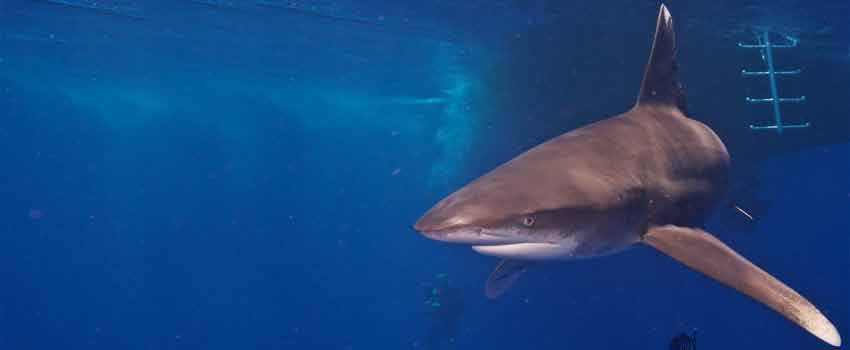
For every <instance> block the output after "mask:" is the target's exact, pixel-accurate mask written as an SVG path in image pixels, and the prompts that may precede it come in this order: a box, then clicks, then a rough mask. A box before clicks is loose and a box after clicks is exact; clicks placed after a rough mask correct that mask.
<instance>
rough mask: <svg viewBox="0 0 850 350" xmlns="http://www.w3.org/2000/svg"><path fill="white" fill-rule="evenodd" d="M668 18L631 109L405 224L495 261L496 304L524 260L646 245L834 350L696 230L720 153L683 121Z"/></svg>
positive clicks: (722, 184)
mask: <svg viewBox="0 0 850 350" xmlns="http://www.w3.org/2000/svg"><path fill="white" fill-rule="evenodd" d="M677 70H678V66H677V62H676V38H675V32H674V30H673V20H672V16H671V15H670V13H669V11H668V10H667V8H666V7H665V6H664V5H662V6H661V9H660V11H659V15H658V21H657V25H656V31H655V37H654V41H653V44H652V50H651V52H650V57H649V62H648V64H647V66H646V71H645V74H644V78H643V82H642V84H641V89H640V92H639V94H638V101H637V103H636V104H635V106H634V107H633V108H632V109H630V110H629V111H627V112H625V113H623V114H620V115H616V116H613V117H610V118H607V119H603V120H601V121H598V122H595V123H592V124H589V125H586V126H584V127H581V128H578V129H575V130H572V131H570V132H567V133H565V134H562V135H560V136H558V137H555V138H553V139H551V140H549V141H546V142H544V143H542V144H540V145H538V146H536V147H534V148H532V149H530V150H528V151H526V152H525V153H522V154H520V155H519V156H517V157H516V158H514V159H512V160H510V161H508V162H507V163H504V164H502V165H501V166H499V167H497V168H496V169H494V170H492V171H490V172H488V173H487V174H485V175H483V176H481V177H479V178H478V179H476V180H474V181H472V182H471V183H469V184H467V185H466V186H464V187H462V188H460V189H459V190H457V191H456V192H454V193H452V194H451V195H449V196H448V197H446V198H444V199H442V200H441V201H439V202H438V203H437V204H436V205H434V207H432V208H431V209H430V210H428V211H427V212H426V213H425V214H424V215H423V216H422V217H421V218H420V219H419V220H418V221H417V222H416V223H415V224H414V229H416V230H417V231H419V232H421V233H422V234H423V235H425V236H426V237H428V238H430V239H434V240H439V241H446V242H453V243H462V244H469V245H471V246H472V248H473V249H474V250H475V251H477V252H479V253H481V254H485V255H491V256H496V257H500V258H503V260H502V261H501V262H500V263H499V264H498V266H497V267H496V269H495V271H493V273H492V274H491V276H490V278H489V279H488V281H487V287H486V289H485V290H486V294H487V295H488V296H490V297H497V296H499V295H500V294H502V293H503V292H504V291H505V290H506V289H507V288H509V287H510V286H511V285H512V284H513V283H514V282H515V281H516V280H517V278H519V276H520V275H522V273H524V272H525V271H526V268H527V266H528V264H529V262H532V261H541V260H570V259H581V258H594V257H599V256H604V255H607V254H612V253H616V252H619V251H621V250H624V249H626V248H628V247H631V246H634V245H636V244H646V245H649V246H652V247H654V248H655V249H657V250H658V251H660V252H662V253H665V254H667V255H668V256H670V257H672V258H673V259H676V260H678V261H679V262H681V263H683V264H685V265H687V266H689V267H691V268H693V269H694V270H697V271H699V272H702V273H704V274H706V275H708V276H710V277H712V278H714V279H715V280H717V281H719V282H721V283H723V284H725V285H728V286H730V287H732V288H734V289H736V290H738V291H740V292H742V293H744V294H746V295H749V296H750V297H752V298H754V299H755V300H757V301H759V302H761V303H763V304H765V305H766V306H768V307H770V308H772V309H773V310H775V311H777V312H779V313H780V314H782V315H783V316H785V317H787V318H788V319H790V320H791V321H793V322H795V323H796V324H798V325H799V326H800V327H802V328H803V329H805V330H807V331H809V332H810V333H812V334H813V335H815V336H817V337H818V338H820V339H822V340H823V341H825V342H827V343H829V344H831V345H834V346H839V345H840V344H841V337H840V335H839V334H838V331H837V330H836V328H835V327H834V326H833V325H832V323H831V322H830V321H829V320H828V319H827V318H826V317H824V315H823V314H822V313H821V312H820V311H818V310H817V308H815V307H814V306H813V305H812V304H811V303H810V302H809V301H807V300H806V299H805V298H803V297H802V296H800V295H799V294H798V293H797V292H795V291H794V290H792V289H791V288H789V287H788V286H786V285H785V284H784V283H782V282H781V281H779V280H777V279H776V278H774V277H773V276H771V275H770V274H768V273H767V272H765V271H763V270H762V269H760V268H759V267H757V266H755V265H754V264H752V263H751V262H750V261H748V260H747V259H746V258H744V257H742V256H740V255H739V254H738V253H736V252H735V251H734V250H732V249H731V248H729V247H728V246H726V245H725V244H724V243H723V242H721V241H720V240H718V239H717V238H715V237H714V236H713V235H711V234H710V233H708V232H705V231H704V230H702V229H701V228H700V227H701V226H702V224H703V222H704V221H705V219H706V218H707V217H708V215H709V214H710V213H711V212H712V210H713V208H714V207H715V206H716V204H717V202H718V201H719V200H720V198H721V197H722V196H723V194H724V192H725V191H726V187H727V182H728V169H729V165H730V158H729V154H728V152H727V150H726V147H725V146H724V144H723V142H722V141H721V140H720V138H719V137H718V136H717V135H716V134H715V133H714V131H712V129H711V128H710V127H708V126H707V125H705V124H703V123H701V122H699V121H697V120H695V119H691V118H689V117H688V116H687V109H686V101H685V95H684V91H683V89H682V87H681V84H680V83H679V80H678V74H677Z"/></svg>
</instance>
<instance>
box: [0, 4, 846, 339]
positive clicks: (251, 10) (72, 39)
mask: <svg viewBox="0 0 850 350" xmlns="http://www.w3.org/2000/svg"><path fill="white" fill-rule="evenodd" d="M658 5H659V2H657V1H504V0H502V1H495V0H494V1H483V0H467V1H449V0H434V1H387V0H362V1H323V0H320V1H283V0H281V1H249V0H240V1H237V0H233V1H213V0H181V1H177V0H174V1H165V0H159V1H154V0H151V1H129V0H111V1H89V0H43V1H11V0H5V1H0V162H2V168H0V198H2V199H0V219H2V220H0V281H2V282H0V349H343V350H356V349H427V348H439V349H464V348H470V349H667V348H668V346H669V345H668V344H669V342H670V339H671V338H672V337H673V336H674V335H676V334H677V333H679V332H688V333H690V332H692V331H693V330H697V333H698V336H697V340H698V341H697V343H698V346H699V348H700V350H703V349H824V348H827V346H826V345H825V344H824V343H822V342H821V341H820V340H818V339H817V338H815V337H813V336H811V335H809V334H808V333H806V332H805V331H803V330H802V329H799V328H798V327H797V326H796V325H794V324H793V323H791V322H788V321H787V320H786V319H784V318H782V317H781V316H780V315H778V314H776V313H774V312H773V311H771V310H769V309H767V308H766V307H764V306H762V305H760V304H758V303H756V302H755V301H753V300H751V299H749V298H747V297H745V296H743V295H740V294H738V293H737V292H735V291H733V290H731V289H729V288H727V287H725V286H722V285H720V284H719V283H717V282H715V281H713V280H711V279H709V278H707V277H705V276H703V275H701V274H699V273H697V272H694V271H692V270H690V269H688V268H686V267H685V266H683V265H681V264H679V263H676V262H675V261H673V260H672V259H670V258H668V257H666V256H664V255H662V254H659V253H657V252H656V251H654V250H652V249H649V248H648V247H645V246H636V247H634V248H632V249H630V250H628V251H625V252H623V253H620V254H615V255H611V256H606V257H602V258H597V259H591V260H579V261H569V262H559V263H548V264H545V265H541V266H538V267H537V268H535V269H533V270H532V271H529V272H528V274H527V275H526V276H524V277H523V279H522V280H521V281H520V282H519V283H517V286H516V287H515V288H514V289H512V290H510V291H509V292H508V293H507V294H506V295H505V296H503V297H502V298H500V299H498V300H489V299H487V298H485V297H484V293H483V285H484V281H485V280H486V278H487V275H488V274H489V273H490V270H491V269H492V267H493V266H494V265H495V263H496V261H497V260H496V259H495V258H491V257H486V256H481V255H478V254H476V253H474V252H472V251H471V250H470V249H469V247H466V246H459V245H449V244H443V243H439V242H434V241H430V240H427V239H425V238H423V237H421V236H420V235H418V234H416V233H415V232H414V231H413V229H412V227H411V226H412V224H413V222H414V221H415V220H416V219H417V218H418V217H419V216H420V215H421V214H422V213H423V212H424V211H425V210H427V209H428V208H429V207H430V206H431V205H432V204H433V203H434V202H436V201H437V200H439V199H440V198H442V197H443V196H445V195H446V194H448V193H450V192H452V191H453V190H454V189H456V188H457V187H458V186H461V185H463V184H464V183H466V182H468V181H470V180H472V179H474V178H476V177H478V176H480V175H481V174H483V173H484V172H486V171H488V170H490V169H492V168H493V167H495V166H497V165H499V164H500V163H502V162H504V161H507V160H508V159H510V158H511V157H513V156H515V155H517V154H519V153H521V152H522V151H524V150H526V149H528V148H530V147H532V146H534V145H536V144H539V143H541V142H543V141H545V140H546V139H548V138H551V137H554V136H557V135H559V134H561V133H563V132H566V131H568V130H571V129H574V128H577V127H579V126H581V125H583V124H586V123H589V122H592V121H595V120H599V119H602V118H604V117H606V116H609V115H612V114H616V113H620V112H623V111H625V110H626V109H628V108H629V107H630V106H631V105H632V104H633V103H634V100H635V98H636V96H637V91H638V87H639V83H640V79H641V75H642V74H643V68H644V65H645V64H646V60H647V56H648V53H649V48H650V45H651V39H652V33H653V30H654V22H655V19H656V14H657V10H658ZM667 5H668V7H669V8H670V10H671V12H672V13H673V16H674V19H675V23H676V30H677V38H678V42H679V46H680V50H679V63H680V64H681V74H682V81H683V83H684V85H685V88H686V91H687V93H688V97H689V104H690V105H689V107H690V112H691V114H692V115H693V116H694V117H695V118H696V119H698V120H701V121H703V122H705V123H706V124H708V125H709V126H711V127H712V128H713V129H714V130H715V131H716V132H717V133H718V135H719V136H720V137H721V138H722V139H723V140H724V142H725V143H726V145H727V147H728V148H729V152H730V154H731V156H732V162H733V163H732V173H733V177H732V181H733V184H735V185H736V186H733V188H734V189H735V190H733V191H732V193H730V196H732V197H735V198H737V200H739V201H740V202H741V203H744V204H752V207H753V208H754V210H756V208H758V210H757V212H758V213H757V214H758V215H756V216H757V218H756V221H755V222H743V223H742V222H741V220H740V217H736V216H735V215H734V213H732V214H730V213H729V212H730V210H728V208H719V209H718V211H717V214H716V215H715V217H714V218H713V219H712V220H711V222H709V224H708V226H707V227H708V230H709V231H711V232H713V233H715V234H716V235H717V236H718V237H719V238H720V239H721V240H723V241H725V242H727V243H728V244H729V245H730V246H732V247H733V248H734V249H736V250H737V251H738V252H740V253H741V254H742V255H744V256H747V257H748V258H749V259H750V260H752V261H753V262H754V263H756V264H758V265H759V266H761V267H762V268H764V269H765V270H767V271H769V272H770V273H772V274H773V275H774V276H776V277H777V278H779V279H780V280H783V281H784V282H786V283H787V284H788V285H789V286H791V287H792V288H794V289H796V290H797V291H799V292H800V293H801V294H803V295H804V296H806V297H807V298H808V299H809V300H811V301H812V303H814V304H815V305H816V306H817V307H818V308H819V309H820V310H821V311H822V312H823V313H824V314H825V315H826V316H827V317H828V318H829V319H830V320H831V321H833V322H834V323H835V325H836V326H837V327H838V329H839V331H840V332H841V333H842V334H844V335H845V337H846V336H848V335H850V297H848V296H850V284H848V281H850V279H848V277H850V276H848V272H849V271H850V268H849V267H850V255H848V254H847V253H848V248H850V244H849V243H850V242H848V232H850V220H848V214H850V166H849V165H848V163H850V125H848V121H849V120H850V99H848V97H850V21H848V18H850V3H848V2H847V1H846V0H830V1H817V2H805V1H769V2H763V1H730V0H726V1H670V2H668V3H667ZM762 29H769V30H770V31H771V32H772V33H774V35H776V37H777V38H783V37H784V38H786V39H788V38H790V39H789V40H799V45H798V47H796V48H788V49H777V50H778V51H777V52H776V53H775V56H776V57H775V59H776V61H777V64H778V65H779V66H782V67H788V68H795V67H799V68H802V73H801V74H799V75H798V76H795V77H782V78H781V79H780V81H779V88H780V94H781V95H783V97H784V96H789V97H793V96H801V95H805V96H806V97H807V100H806V101H805V103H798V104H787V105H783V113H784V117H785V118H786V119H787V121H788V122H789V123H804V122H809V123H810V125H811V126H810V127H809V128H805V129H793V130H786V132H785V133H784V134H783V135H781V136H779V135H777V134H776V133H775V132H772V131H752V130H750V128H749V125H750V124H757V125H764V124H769V123H771V122H772V121H773V118H774V116H773V113H772V111H771V109H770V108H769V107H768V106H767V105H752V104H748V103H747V102H746V101H745V97H747V96H751V97H756V98H763V97H766V96H767V94H768V93H769V91H768V87H767V84H766V79H762V78H753V77H743V76H742V75H741V69H743V68H747V69H763V68H764V62H763V61H762V60H761V58H760V57H759V53H758V52H757V50H747V49H742V48H739V47H738V46H737V44H738V42H750V43H751V42H754V41H755V40H756V36H755V35H754V33H758V32H759V30H762ZM440 283H449V284H451V285H452V286H453V287H454V288H456V289H457V290H458V291H459V294H460V297H459V298H460V300H461V301H462V302H461V303H460V304H461V305H462V307H458V309H457V311H458V314H460V315H462V316H461V317H460V322H459V324H458V326H457V333H456V334H451V335H450V334H448V333H446V334H443V333H440V334H438V338H443V339H441V340H442V342H440V343H439V344H437V345H435V346H431V344H430V343H429V341H427V339H426V338H428V335H427V333H428V332H429V327H431V322H432V320H431V317H432V314H431V310H429V308H430V307H431V306H430V305H429V304H427V300H428V299H427V298H428V295H429V293H430V292H429V291H431V290H432V289H433V288H434V286H436V285H438V284H440ZM449 338H452V339H451V340H452V341H449V340H450V339H449Z"/></svg>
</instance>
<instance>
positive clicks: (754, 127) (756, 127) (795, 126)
mask: <svg viewBox="0 0 850 350" xmlns="http://www.w3.org/2000/svg"><path fill="white" fill-rule="evenodd" d="M809 126H810V124H809V123H806V124H790V125H750V129H751V130H777V129H779V130H781V129H804V128H808V127H809Z"/></svg>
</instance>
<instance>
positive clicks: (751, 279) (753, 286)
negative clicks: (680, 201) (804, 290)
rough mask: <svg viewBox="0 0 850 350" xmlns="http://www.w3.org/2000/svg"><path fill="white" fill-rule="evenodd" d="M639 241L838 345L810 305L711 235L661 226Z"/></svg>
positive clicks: (832, 329) (830, 327) (828, 326)
mask: <svg viewBox="0 0 850 350" xmlns="http://www.w3.org/2000/svg"><path fill="white" fill-rule="evenodd" d="M643 240H644V242H645V243H647V244H649V245H650V246H652V247H654V248H655V249H658V250H660V251H661V252H663V253H665V254H667V255H669V256H671V257H672V258H673V259H676V260H678V261H680V262H681V263H683V264H685V265H687V266H688V267H690V268H692V269H694V270H697V271H699V272H702V273H704V274H706V275H708V276H710V277H711V278H714V279H715V280H717V281H720V282H721V283H723V284H725V285H727V286H730V287H732V288H735V289H736V290H738V291H739V292H741V293H744V294H746V295H749V296H751V297H752V298H754V299H756V300H758V301H759V302H761V303H763V304H765V305H767V306H768V307H770V308H771V309H773V310H776V311H777V312H779V313H781V314H782V315H783V316H785V317H787V318H788V319H790V320H791V321H794V322H795V323H797V324H798V325H799V326H800V327H803V329H805V330H807V331H809V332H810V333H812V334H814V335H815V336H816V337H818V338H820V339H821V340H823V341H825V342H827V343H829V344H831V345H833V346H836V347H837V346H840V345H841V336H840V335H839V334H838V330H836V329H835V326H833V325H832V323H831V322H829V320H827V319H826V317H824V315H823V314H821V312H820V311H818V309H817V308H815V307H814V305H812V304H811V303H809V301H808V300H806V299H805V298H803V297H802V296H801V295H800V294H797V292H795V291H794V290H792V289H791V288H789V287H788V286H786V285H785V284H784V283H782V282H780V281H779V280H777V279H776V278H774V277H773V276H771V275H770V274H768V273H767V272H764V270H762V269H760V268H759V267H758V266H755V265H754V264H753V263H751V262H750V261H748V260H747V259H745V258H744V257H742V256H741V255H739V254H738V253H736V252H735V251H734V250H732V249H731V248H729V247H728V246H726V245H725V244H723V242H721V241H720V240H718V239H717V238H715V237H714V236H712V235H711V234H709V233H707V232H705V231H702V230H700V229H697V228H688V227H678V226H662V227H655V228H651V229H650V230H649V231H648V232H647V233H646V235H645V236H644V238H643Z"/></svg>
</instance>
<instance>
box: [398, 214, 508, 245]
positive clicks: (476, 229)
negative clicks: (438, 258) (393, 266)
mask: <svg viewBox="0 0 850 350" xmlns="http://www.w3.org/2000/svg"><path fill="white" fill-rule="evenodd" d="M413 228H414V229H415V230H416V231H418V232H419V233H420V234H422V235H423V236H425V237H426V238H428V239H432V240H435V241H441V242H449V243H459V244H469V245H495V244H510V243H518V242H521V241H522V239H520V238H519V237H514V236H511V235H505V234H502V233H500V232H498V231H494V230H489V229H486V228H484V227H480V226H476V225H472V224H469V223H467V222H466V220H465V219H464V218H463V217H460V216H453V217H452V216H442V215H440V214H436V213H435V212H434V211H433V210H432V211H429V212H427V213H425V215H423V216H422V217H421V218H419V220H417V221H416V223H415V224H413Z"/></svg>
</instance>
